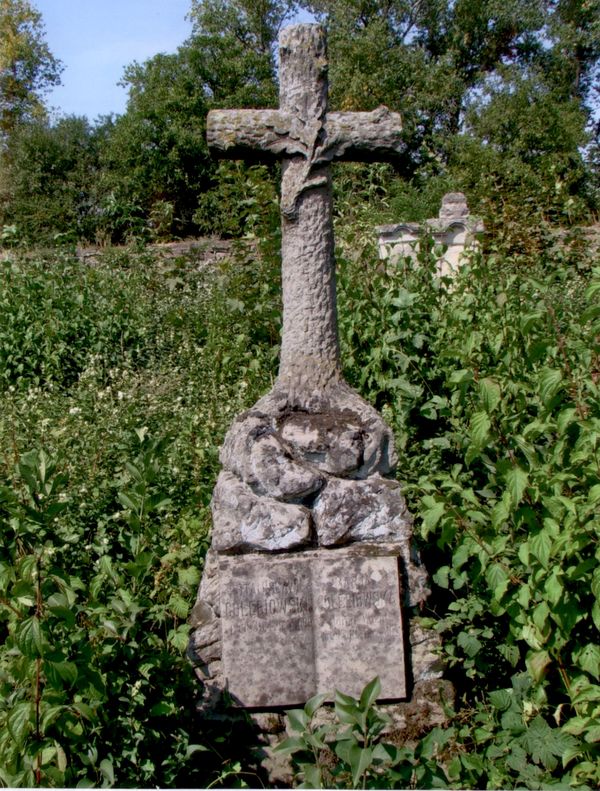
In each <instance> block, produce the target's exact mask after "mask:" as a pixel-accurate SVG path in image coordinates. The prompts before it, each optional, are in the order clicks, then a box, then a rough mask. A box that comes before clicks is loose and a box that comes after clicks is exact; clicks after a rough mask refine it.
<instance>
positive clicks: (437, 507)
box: [422, 502, 444, 535]
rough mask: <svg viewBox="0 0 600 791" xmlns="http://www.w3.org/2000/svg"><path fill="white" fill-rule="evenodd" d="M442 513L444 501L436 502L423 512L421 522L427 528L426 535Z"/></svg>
mask: <svg viewBox="0 0 600 791" xmlns="http://www.w3.org/2000/svg"><path fill="white" fill-rule="evenodd" d="M443 515H444V503H440V502H436V503H434V505H432V506H431V507H430V508H428V509H427V510H426V511H424V512H423V514H422V516H423V524H424V525H425V527H426V528H427V530H426V535H427V534H428V533H429V532H431V531H432V530H433V529H434V528H435V526H436V525H437V523H438V522H439V521H440V519H441V518H442V516H443Z"/></svg>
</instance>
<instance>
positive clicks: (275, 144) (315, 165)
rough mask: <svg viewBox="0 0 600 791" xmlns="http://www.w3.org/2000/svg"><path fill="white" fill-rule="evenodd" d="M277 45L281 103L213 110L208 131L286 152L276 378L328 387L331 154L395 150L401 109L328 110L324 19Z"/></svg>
mask: <svg viewBox="0 0 600 791" xmlns="http://www.w3.org/2000/svg"><path fill="white" fill-rule="evenodd" d="M279 54H280V70H279V77H280V108H279V109H278V110H213V111H211V112H210V113H209V114H208V119H207V138H208V144H209V146H210V147H211V148H212V149H213V150H215V151H216V152H217V153H219V154H220V155H221V156H225V157H230V158H240V157H248V156H249V157H251V158H254V159H256V158H257V156H258V157H259V158H265V157H269V156H270V157H280V158H281V160H282V184H281V213H282V291H283V334H282V343H281V359H280V367H279V378H278V384H279V385H280V387H281V388H282V389H284V390H285V391H286V392H287V393H288V394H294V393H296V394H298V393H302V392H306V391H309V392H310V391H312V392H314V391H322V390H325V389H327V388H328V387H329V386H331V385H332V384H333V385H335V383H336V382H337V381H338V380H339V378H340V376H341V374H340V357H339V344H338V336H337V319H336V295H335V268H334V262H333V229H332V201H331V177H330V168H329V163H330V162H332V161H333V160H352V161H373V160H378V159H384V158H389V156H390V155H392V156H395V155H397V154H398V153H399V152H400V151H401V150H402V149H403V143H402V140H401V137H400V133H401V122H400V116H399V115H398V114H397V113H392V112H390V111H389V110H388V109H387V108H385V107H381V108H379V109H377V110H374V111H373V112H369V113H358V112H346V113H328V112H327V87H328V86H327V55H326V41H325V33H324V30H323V28H322V27H320V26H319V25H305V24H303V25H292V26H291V27H288V28H286V29H285V30H283V31H282V32H281V34H280V37H279ZM292 400H293V395H292Z"/></svg>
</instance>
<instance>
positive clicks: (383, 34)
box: [306, 0, 600, 219]
mask: <svg viewBox="0 0 600 791" xmlns="http://www.w3.org/2000/svg"><path fill="white" fill-rule="evenodd" d="M306 5H307V6H308V7H309V8H310V9H311V10H313V12H315V13H316V15H317V17H318V18H319V19H320V20H321V21H323V22H324V23H325V24H326V25H327V27H328V29H329V43H330V64H331V66H330V79H331V83H332V91H331V97H332V104H333V106H334V107H338V108H341V109H356V110H368V109H372V108H373V107H375V106H377V105H378V104H386V105H388V106H390V107H392V108H393V109H395V110H398V111H400V112H401V114H402V116H403V123H404V135H405V140H406V144H407V148H406V155H405V156H404V158H403V160H402V161H401V162H400V163H398V166H397V172H399V173H400V174H401V175H402V176H404V178H405V179H408V180H411V181H412V182H413V183H414V182H416V183H419V182H421V184H422V183H423V181H424V180H431V178H432V177H439V178H440V179H441V180H442V181H444V183H445V184H446V186H449V184H448V182H453V186H454V188H460V187H464V188H465V189H467V191H471V195H472V196H473V198H474V199H478V198H483V191H484V188H483V184H487V185H488V187H489V188H490V189H492V190H495V191H496V192H498V190H499V189H502V188H509V185H510V189H516V191H517V192H518V194H519V197H518V201H519V202H521V203H522V201H523V198H524V196H526V197H527V200H529V199H532V200H534V199H535V196H536V194H538V193H539V192H540V190H541V193H542V194H543V200H544V201H545V200H550V197H551V194H552V192H553V190H554V188H555V185H556V184H560V188H559V192H560V194H561V200H562V198H563V197H564V198H565V201H566V203H565V206H566V205H567V204H568V206H569V207H571V203H570V202H569V201H570V198H571V197H572V196H573V194H574V193H575V192H579V193H581V191H582V190H584V183H583V182H585V181H586V179H589V176H590V171H589V169H588V170H587V172H586V168H585V163H584V161H583V159H582V155H581V149H582V147H583V146H585V144H586V142H587V134H586V125H588V124H589V123H590V120H591V118H592V117H593V102H594V97H595V96H596V102H597V95H596V94H595V93H594V86H595V85H596V87H597V84H598V83H597V79H596V78H597V76H598V58H599V56H600V0H587V1H586V2H585V3H582V2H581V1H580V0H379V1H373V0H312V2H308V3H307V4H306ZM595 79H596V82H595ZM490 168H491V170H490ZM491 176H493V177H491ZM492 185H494V186H493V187H492ZM431 193H432V194H435V193H436V190H432V191H431ZM506 198H507V195H506V194H503V200H506ZM552 201H553V202H554V203H556V201H554V198H552ZM559 203H560V201H559ZM431 208H432V210H433V208H434V207H431ZM555 209H556V206H554V207H553V209H552V211H555ZM569 211H570V209H569ZM558 213H559V214H561V213H562V214H563V215H564V212H563V210H562V209H560V211H559V212H558ZM407 219H411V218H407Z"/></svg>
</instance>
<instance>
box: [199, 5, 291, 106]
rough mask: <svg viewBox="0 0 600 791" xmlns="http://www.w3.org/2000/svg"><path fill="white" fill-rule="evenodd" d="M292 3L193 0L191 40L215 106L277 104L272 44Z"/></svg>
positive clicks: (206, 88) (285, 19)
mask: <svg viewBox="0 0 600 791" xmlns="http://www.w3.org/2000/svg"><path fill="white" fill-rule="evenodd" d="M294 7H295V2H294V0H192V9H191V12H190V18H191V20H192V25H193V29H192V37H191V39H190V42H189V45H190V47H191V48H192V50H193V51H194V53H195V58H196V62H197V67H198V71H199V74H200V75H201V78H202V81H203V85H204V87H205V90H206V92H207V95H208V96H209V98H210V100H211V102H212V103H213V104H214V105H215V106H223V105H224V104H229V105H230V106H232V107H233V106H236V107H261V106H262V107H268V106H275V105H276V104H277V87H276V67H275V54H274V47H275V43H276V41H277V36H278V33H279V30H280V28H281V27H282V25H283V24H284V22H285V21H287V20H288V19H289V17H290V15H291V13H292V11H293V10H294Z"/></svg>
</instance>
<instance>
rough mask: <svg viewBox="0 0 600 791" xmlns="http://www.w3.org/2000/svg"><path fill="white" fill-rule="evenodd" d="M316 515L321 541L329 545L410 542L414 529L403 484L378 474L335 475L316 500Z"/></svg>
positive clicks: (314, 516) (319, 539)
mask: <svg viewBox="0 0 600 791" xmlns="http://www.w3.org/2000/svg"><path fill="white" fill-rule="evenodd" d="M313 519H314V522H315V527H316V530H317V538H318V542H319V544H320V545H321V546H326V547H327V546H333V545H335V544H347V543H349V542H351V541H368V542H389V541H398V542H408V541H409V539H410V536H411V529H412V520H411V518H410V515H409V513H408V511H407V508H406V504H405V502H404V498H403V497H402V495H401V493H400V485H399V484H398V483H397V482H396V481H390V480H387V479H386V478H382V477H381V476H379V475H373V476H371V477H370V478H367V479H366V480H362V481H353V480H342V479H339V478H338V479H335V478H332V479H331V480H329V481H328V483H327V486H326V487H325V488H324V489H323V491H322V492H321V493H320V494H319V496H318V498H317V499H316V501H315V505H314V508H313Z"/></svg>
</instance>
